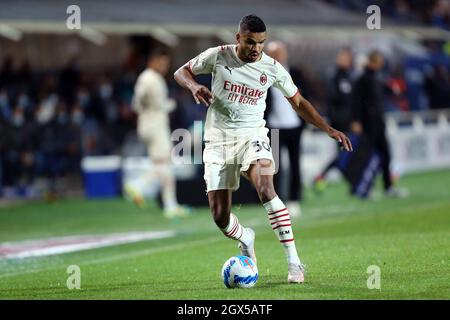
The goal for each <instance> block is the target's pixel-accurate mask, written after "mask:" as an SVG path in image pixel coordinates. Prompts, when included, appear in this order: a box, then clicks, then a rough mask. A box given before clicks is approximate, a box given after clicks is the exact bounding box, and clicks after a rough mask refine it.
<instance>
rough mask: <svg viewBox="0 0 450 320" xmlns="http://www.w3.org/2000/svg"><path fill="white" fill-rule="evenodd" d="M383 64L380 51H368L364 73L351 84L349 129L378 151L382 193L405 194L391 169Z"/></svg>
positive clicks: (398, 195) (387, 194) (401, 195)
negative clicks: (381, 76)
mask: <svg viewBox="0 0 450 320" xmlns="http://www.w3.org/2000/svg"><path fill="white" fill-rule="evenodd" d="M383 66H384V57H383V55H382V53H381V52H379V51H372V52H370V53H369V55H368V60H367V64H366V67H365V69H364V72H363V74H362V75H361V76H360V77H359V78H358V79H357V80H356V82H355V84H354V87H353V95H352V111H351V119H352V120H351V123H350V130H351V131H352V132H353V133H355V134H357V135H362V134H364V135H365V136H366V137H367V138H368V141H369V142H370V144H371V145H372V146H373V147H374V148H375V150H376V151H377V152H378V153H379V155H380V157H381V167H382V171H383V182H384V191H385V195H386V196H390V197H406V196H407V195H408V192H407V190H405V189H401V188H395V187H394V186H393V182H392V176H391V171H390V163H391V153H390V150H389V142H388V140H387V137H386V124H385V119H384V103H383V102H384V91H385V86H384V84H383V83H382V82H381V80H380V78H379V71H380V70H382V69H383Z"/></svg>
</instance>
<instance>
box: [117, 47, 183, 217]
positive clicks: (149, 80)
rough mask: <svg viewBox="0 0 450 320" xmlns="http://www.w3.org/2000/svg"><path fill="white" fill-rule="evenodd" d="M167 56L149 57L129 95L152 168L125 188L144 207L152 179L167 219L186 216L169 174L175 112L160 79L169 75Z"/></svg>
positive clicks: (161, 52)
mask: <svg viewBox="0 0 450 320" xmlns="http://www.w3.org/2000/svg"><path fill="white" fill-rule="evenodd" d="M169 66H170V55H169V52H168V51H166V50H164V49H156V50H155V51H154V52H152V53H151V54H150V57H149V59H148V65H147V68H146V69H145V70H144V71H143V72H142V73H141V74H140V75H139V77H138V79H137V82H136V85H135V88H134V95H133V102H132V105H133V109H134V110H135V111H136V112H137V114H138V128H137V129H138V130H137V131H138V135H139V137H140V138H141V139H142V141H143V142H144V143H145V144H146V145H147V148H148V154H149V156H150V158H151V159H152V161H153V163H154V168H153V169H152V170H150V171H149V172H147V173H146V174H145V175H143V176H142V177H140V178H139V179H137V181H132V182H131V183H128V184H127V185H126V186H125V192H126V194H127V196H128V197H129V198H130V199H132V200H133V201H134V202H135V203H136V204H137V205H138V206H139V207H145V201H144V197H143V196H142V192H141V191H142V190H143V189H144V188H145V185H146V184H148V183H149V182H150V181H151V180H153V178H155V177H156V178H157V179H158V180H159V182H160V184H161V187H162V202H163V206H164V215H165V216H166V217H167V218H175V217H183V216H186V215H187V211H186V209H185V208H184V207H182V206H180V205H179V204H178V201H177V198H176V188H175V178H174V176H173V172H172V165H171V158H170V152H171V149H172V141H171V140H170V127H169V115H168V114H169V112H171V111H172V110H174V109H175V104H176V103H175V100H173V99H171V98H169V96H168V88H167V84H166V80H165V79H164V76H165V75H166V74H167V72H168V71H169Z"/></svg>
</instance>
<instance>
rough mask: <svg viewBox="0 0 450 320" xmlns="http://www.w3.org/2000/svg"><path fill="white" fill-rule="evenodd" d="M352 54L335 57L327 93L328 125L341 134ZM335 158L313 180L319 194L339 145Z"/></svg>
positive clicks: (347, 111) (344, 129)
mask: <svg viewBox="0 0 450 320" xmlns="http://www.w3.org/2000/svg"><path fill="white" fill-rule="evenodd" d="M352 66H353V54H352V52H351V50H350V49H349V48H343V49H341V50H340V51H339V52H338V54H337V56H336V69H335V71H334V74H333V76H332V78H331V83H330V89H329V93H328V117H329V119H330V124H331V126H333V127H334V128H336V129H337V130H339V131H342V132H349V127H350V120H351V119H350V117H351V100H352V88H353V84H352V75H351V71H352ZM337 147H338V149H337V153H336V156H335V157H334V158H333V160H331V161H330V162H329V163H328V164H327V166H326V167H325V168H324V169H323V170H322V171H321V172H320V174H318V175H317V176H316V177H315V178H314V183H313V186H314V190H315V191H316V192H317V193H318V194H320V193H321V192H322V191H323V190H324V189H325V187H326V175H327V173H328V172H329V171H330V170H331V169H332V168H335V167H336V166H337V164H338V159H339V153H340V150H339V144H337Z"/></svg>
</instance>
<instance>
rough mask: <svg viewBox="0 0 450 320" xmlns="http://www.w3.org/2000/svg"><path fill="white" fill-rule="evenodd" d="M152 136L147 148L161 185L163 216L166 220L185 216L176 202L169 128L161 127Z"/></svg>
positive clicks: (183, 209)
mask: <svg viewBox="0 0 450 320" xmlns="http://www.w3.org/2000/svg"><path fill="white" fill-rule="evenodd" d="M154 134H155V137H154V139H153V143H152V144H151V145H150V146H149V152H150V154H151V157H152V159H153V162H154V164H155V171H154V172H155V173H156V176H157V177H158V179H159V181H160V184H161V198H162V203H163V206H164V214H165V216H166V217H167V218H175V217H183V216H186V215H187V213H188V212H187V210H186V209H185V208H183V207H181V206H180V205H179V204H178V201H177V194H176V180H175V176H174V173H173V167H172V160H171V151H172V141H171V140H170V130H169V127H168V126H164V127H161V129H160V130H158V131H155V132H154ZM156 136H157V137H156Z"/></svg>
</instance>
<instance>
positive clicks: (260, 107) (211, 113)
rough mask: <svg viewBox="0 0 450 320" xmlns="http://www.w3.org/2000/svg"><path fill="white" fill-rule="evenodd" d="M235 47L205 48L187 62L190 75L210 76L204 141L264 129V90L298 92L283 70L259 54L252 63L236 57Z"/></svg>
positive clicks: (274, 61)
mask: <svg viewBox="0 0 450 320" xmlns="http://www.w3.org/2000/svg"><path fill="white" fill-rule="evenodd" d="M236 49H237V45H223V46H218V47H214V48H209V49H207V50H206V51H204V52H202V53H201V54H199V55H198V56H197V57H195V58H194V59H192V60H190V61H189V68H190V70H191V72H192V73H193V74H194V75H198V74H207V73H211V74H212V87H211V91H212V94H213V97H214V98H213V101H212V103H211V105H210V106H209V108H208V112H207V115H206V123H205V140H220V139H223V137H226V138H227V137H230V136H231V138H233V137H234V136H243V135H249V134H252V132H254V131H255V129H258V128H264V127H265V124H266V122H265V121H264V110H265V109H266V97H267V90H268V89H269V88H270V87H271V86H274V87H276V88H278V89H279V90H281V92H282V94H283V95H284V96H285V97H292V96H294V95H295V94H296V93H297V91H298V89H297V87H296V86H295V84H294V83H293V82H292V78H291V76H290V75H289V73H288V72H287V71H286V69H285V68H284V67H283V66H282V65H281V64H280V63H279V62H278V61H276V60H274V59H273V58H271V57H269V56H268V55H266V54H265V53H264V52H263V53H262V57H261V59H260V60H258V61H256V62H244V61H242V60H241V59H239V57H238V56H237V52H236Z"/></svg>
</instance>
